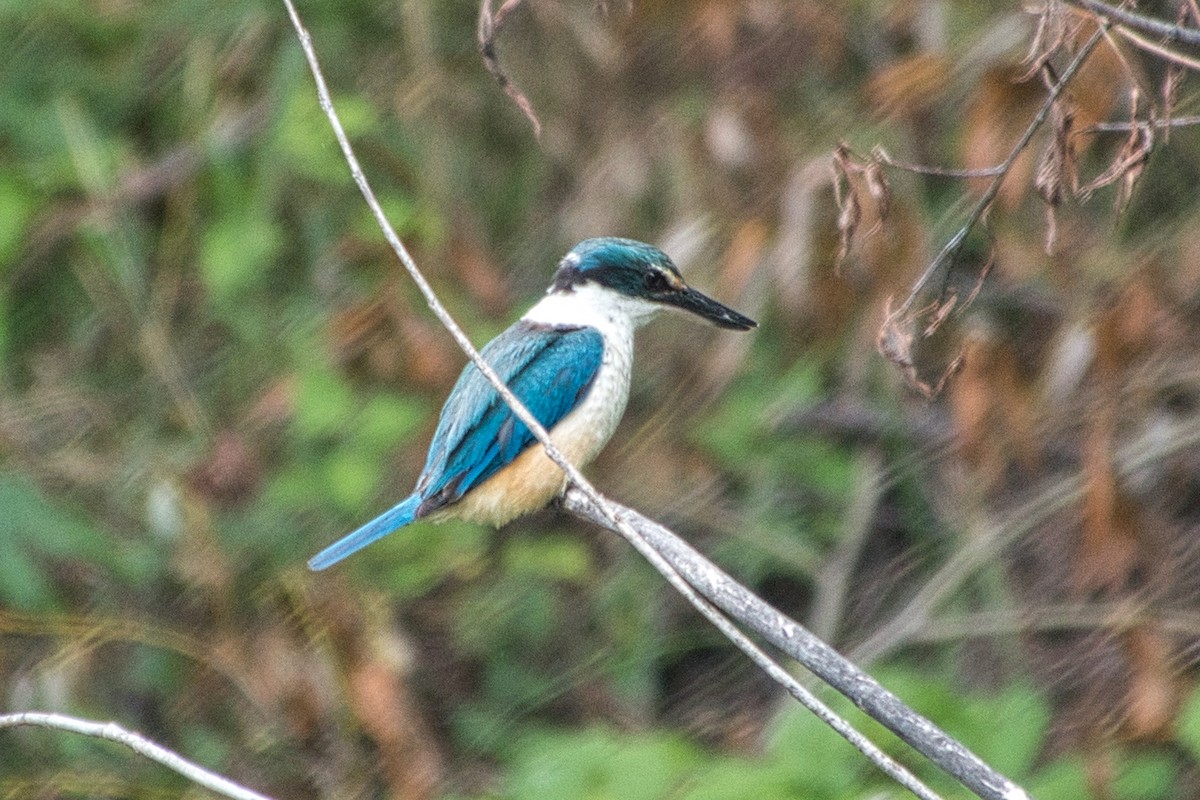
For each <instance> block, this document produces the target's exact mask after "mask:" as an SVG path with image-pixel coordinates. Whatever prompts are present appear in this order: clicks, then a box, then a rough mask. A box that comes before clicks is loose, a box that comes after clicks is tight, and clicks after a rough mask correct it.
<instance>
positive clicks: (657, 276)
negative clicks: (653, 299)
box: [643, 269, 671, 292]
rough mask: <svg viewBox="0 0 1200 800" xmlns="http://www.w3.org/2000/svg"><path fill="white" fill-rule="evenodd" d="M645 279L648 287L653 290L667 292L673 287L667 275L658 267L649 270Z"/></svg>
mask: <svg viewBox="0 0 1200 800" xmlns="http://www.w3.org/2000/svg"><path fill="white" fill-rule="evenodd" d="M643 280H644V281H645V284H646V289H647V290H648V291H651V292H665V291H668V290H669V289H670V288H671V284H670V283H669V282H668V281H667V276H666V275H663V274H662V273H661V272H659V271H658V270H656V269H655V270H650V271H649V272H647V273H646V277H645V278H643Z"/></svg>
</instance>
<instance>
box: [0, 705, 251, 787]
mask: <svg viewBox="0 0 1200 800" xmlns="http://www.w3.org/2000/svg"><path fill="white" fill-rule="evenodd" d="M22 725H31V726H35V727H38V728H50V729H52V730H60V731H67V732H69V733H78V734H82V735H84V736H92V737H94V738H97V739H107V740H108V741H110V742H116V743H117V744H122V745H125V746H126V747H128V748H129V749H130V750H132V751H133V752H135V753H137V754H138V755H140V756H145V757H146V758H148V759H150V760H151V761H155V762H157V763H159V764H162V765H163V766H164V767H166V768H167V769H170V770H174V771H175V772H177V773H179V774H180V775H182V776H183V777H185V778H187V779H188V780H190V781H192V782H193V783H195V784H197V785H199V786H203V787H204V788H206V789H210V790H212V791H214V792H216V793H217V794H220V795H224V796H225V797H231V798H233V800H271V798H269V797H268V796H267V795H265V794H259V793H258V792H256V791H254V790H252V789H247V788H246V787H245V786H242V785H240V784H237V783H234V782H233V781H231V780H229V779H228V778H224V777H222V776H220V775H218V774H216V773H215V772H210V771H209V770H207V769H205V768H204V767H201V766H198V765H197V764H193V763H192V762H191V761H188V760H187V759H185V758H183V757H182V756H180V755H179V754H178V753H175V752H174V751H172V750H168V749H167V748H165V747H163V746H162V745H160V744H156V743H155V742H152V741H150V740H149V739H147V738H146V737H144V736H142V735H141V734H139V733H134V732H133V731H130V730H126V729H125V728H122V727H121V726H120V725H118V724H117V723H115V722H93V721H91V720H86V719H79V718H78V717H69V716H66V715H65V714H51V713H45V712H40V711H23V712H19V713H16V714H0V728H15V727H18V726H22Z"/></svg>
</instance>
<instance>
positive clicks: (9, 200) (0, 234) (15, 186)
mask: <svg viewBox="0 0 1200 800" xmlns="http://www.w3.org/2000/svg"><path fill="white" fill-rule="evenodd" d="M36 205H37V202H36V201H35V200H34V196H33V193H32V192H30V191H29V189H28V188H27V187H25V186H24V185H23V184H21V183H18V182H17V181H16V180H15V179H14V178H12V177H10V176H0V270H4V269H5V268H6V267H8V266H10V265H11V264H12V263H13V258H14V257H15V256H16V255H17V251H18V250H19V249H20V247H21V245H22V244H24V243H25V239H26V238H27V237H28V235H29V232H28V231H27V230H26V227H27V226H28V224H29V220H30V218H31V217H32V216H33V210H34V208H35V207H36ZM0 277H2V275H0Z"/></svg>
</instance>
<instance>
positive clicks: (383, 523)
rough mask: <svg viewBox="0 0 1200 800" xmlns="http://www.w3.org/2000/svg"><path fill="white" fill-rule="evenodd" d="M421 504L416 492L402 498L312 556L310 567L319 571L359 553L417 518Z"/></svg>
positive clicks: (309, 562)
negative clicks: (418, 507)
mask: <svg viewBox="0 0 1200 800" xmlns="http://www.w3.org/2000/svg"><path fill="white" fill-rule="evenodd" d="M420 504H421V498H420V497H418V496H417V495H415V494H414V495H412V496H410V497H408V498H406V499H404V500H402V501H401V502H400V503H398V504H397V505H395V506H392V508H390V509H388V510H387V511H385V512H383V513H382V514H380V515H379V516H378V517H376V518H375V519H373V520H371V521H370V522H368V523H367V524H366V525H363V526H362V527H361V528H359V529H358V530H356V531H355V532H354V533H351V534H348V535H346V536H344V537H342V538H341V539H338V540H337V541H336V542H334V543H333V544H331V545H329V547H326V548H325V549H324V550H322V551H321V552H319V553H317V554H316V555H315V556H313V557H312V558H310V559H309V560H308V568H309V569H311V570H312V571H313V572H317V571H319V570H323V569H325V568H326V567H332V566H333V565H334V564H336V563H337V562H339V561H341V560H342V559H343V558H345V557H346V556H348V555H350V554H351V553H357V552H358V551H359V550H361V549H363V548H364V547H366V546H367V545H369V544H371V542H374V541H376V540H378V539H382V538H383V537H384V536H387V535H388V534H389V533H391V532H392V531H394V530H396V529H397V528H402V527H404V526H405V525H407V524H408V523H410V522H412V521H413V520H414V519H416V516H417V506H419V505H420Z"/></svg>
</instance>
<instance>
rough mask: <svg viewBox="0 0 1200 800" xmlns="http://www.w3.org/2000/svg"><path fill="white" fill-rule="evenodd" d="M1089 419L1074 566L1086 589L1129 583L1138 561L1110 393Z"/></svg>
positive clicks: (1078, 585) (1134, 524)
mask: <svg viewBox="0 0 1200 800" xmlns="http://www.w3.org/2000/svg"><path fill="white" fill-rule="evenodd" d="M1101 402H1102V403H1103V404H1104V407H1103V408H1102V409H1100V410H1099V411H1097V413H1095V414H1094V415H1093V417H1092V419H1091V420H1090V424H1089V430H1088V432H1087V434H1086V436H1087V439H1086V441H1085V443H1084V454H1083V470H1082V471H1083V480H1084V492H1083V512H1082V516H1083V519H1082V527H1081V532H1080V542H1079V551H1078V554H1077V556H1076V559H1075V563H1074V564H1073V567H1072V577H1073V583H1074V585H1075V588H1076V589H1077V590H1078V591H1079V592H1080V593H1082V594H1090V593H1093V592H1098V591H1103V590H1108V591H1116V590H1120V589H1123V588H1126V587H1127V586H1128V585H1129V583H1130V581H1131V579H1132V578H1133V573H1134V569H1135V568H1136V566H1137V563H1138V542H1139V535H1138V530H1137V522H1136V515H1135V513H1134V509H1133V507H1132V502H1131V500H1130V499H1129V498H1128V496H1127V495H1126V494H1125V492H1124V491H1122V489H1121V487H1120V485H1119V483H1118V480H1117V472H1116V468H1115V466H1114V465H1113V460H1112V459H1113V444H1112V443H1113V438H1114V436H1115V430H1114V428H1115V425H1116V410H1115V408H1113V406H1112V401H1111V400H1110V399H1109V398H1104V399H1103V400H1102V401H1101Z"/></svg>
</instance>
